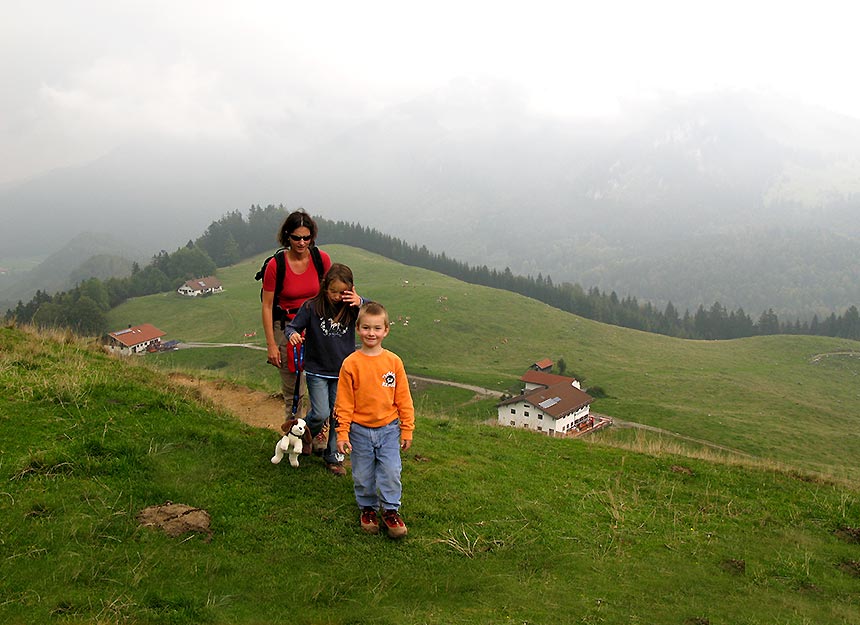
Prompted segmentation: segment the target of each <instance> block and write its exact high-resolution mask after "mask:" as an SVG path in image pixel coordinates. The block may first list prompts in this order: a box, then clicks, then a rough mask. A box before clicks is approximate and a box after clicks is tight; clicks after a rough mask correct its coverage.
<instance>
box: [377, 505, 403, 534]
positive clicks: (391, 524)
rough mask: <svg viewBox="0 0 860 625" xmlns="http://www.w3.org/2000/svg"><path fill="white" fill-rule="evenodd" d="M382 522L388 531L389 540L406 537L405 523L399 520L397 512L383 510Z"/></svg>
mask: <svg viewBox="0 0 860 625" xmlns="http://www.w3.org/2000/svg"><path fill="white" fill-rule="evenodd" d="M382 522H383V523H385V529H386V530H388V536H389V537H390V538H400V537H401V536H406V531H407V530H406V523H404V522H403V519H401V518H400V513H398V512H397V510H383V511H382Z"/></svg>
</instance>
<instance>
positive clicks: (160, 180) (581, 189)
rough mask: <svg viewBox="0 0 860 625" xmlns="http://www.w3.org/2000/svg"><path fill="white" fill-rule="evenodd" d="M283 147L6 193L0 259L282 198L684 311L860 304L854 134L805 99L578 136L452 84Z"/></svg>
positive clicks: (194, 224)
mask: <svg viewBox="0 0 860 625" xmlns="http://www.w3.org/2000/svg"><path fill="white" fill-rule="evenodd" d="M329 130H330V129H329ZM329 135H330V133H329V134H327V135H326V136H329ZM278 142H279V141H278V140H277V138H271V139H270V142H269V143H268V144H267V146H265V148H263V147H260V146H253V145H250V144H241V143H231V144H226V143H225V144H218V145H212V144H207V145H200V144H193V143H189V144H184V145H169V144H158V143H156V144H154V145H149V146H128V147H126V148H124V149H122V150H118V151H117V152H115V153H113V154H111V155H108V156H106V157H104V158H103V159H100V160H99V161H97V162H95V163H92V164H91V165H89V166H87V167H81V168H77V169H74V170H72V169H70V170H64V171H59V172H53V173H52V174H49V175H46V176H44V177H43V178H40V179H38V180H33V181H30V182H29V183H27V184H24V185H19V186H18V187H14V188H11V189H6V190H4V191H2V192H0V219H2V220H3V222H4V224H10V226H9V227H8V228H3V229H2V232H0V247H2V249H3V250H4V253H5V254H10V253H12V252H14V251H17V252H19V253H23V251H25V250H29V249H32V247H33V246H34V245H41V246H42V247H44V246H46V245H47V246H48V247H49V248H50V246H51V245H57V246H59V244H60V242H61V241H64V240H66V237H67V236H68V235H69V233H71V232H74V231H75V230H76V229H78V228H80V229H89V230H96V231H104V226H105V225H108V224H109V225H110V226H111V231H113V230H116V229H120V230H122V231H124V232H133V233H134V236H135V240H136V241H138V242H139V243H140V244H141V245H142V246H143V247H144V248H147V249H161V248H165V249H170V248H171V247H174V246H176V245H179V244H182V243H184V242H185V241H187V240H188V239H189V238H193V237H196V236H198V235H199V234H200V233H201V232H202V231H203V229H204V228H205V227H206V226H207V225H208V224H209V222H211V221H212V220H213V219H216V218H218V217H219V216H221V215H222V214H224V213H225V212H227V211H230V210H244V209H246V208H247V207H248V206H249V205H250V204H252V203H263V204H265V203H267V202H272V203H276V204H277V203H284V204H285V205H287V206H289V207H291V208H292V207H296V206H304V207H306V208H307V209H308V210H309V211H311V212H314V213H318V214H322V215H324V216H326V217H328V218H331V219H344V220H348V221H357V222H361V223H362V224H364V225H368V226H373V227H376V228H378V229H380V230H382V231H383V232H386V233H390V234H392V235H394V236H398V237H400V238H402V239H404V240H406V241H408V242H410V243H417V244H419V245H427V246H428V247H429V248H431V249H433V250H436V251H439V252H442V251H444V252H445V253H446V254H448V255H449V256H452V257H454V258H458V259H461V260H463V261H466V262H468V263H470V264H476V265H488V266H490V267H495V268H498V269H504V268H505V267H506V266H507V267H510V268H511V270H512V271H513V272H514V273H518V274H531V275H537V274H538V273H542V274H543V275H545V276H546V275H550V276H551V277H552V278H553V280H554V281H555V282H560V281H570V282H579V283H580V284H582V285H583V286H584V287H586V288H588V287H591V286H594V285H596V286H599V287H600V288H601V289H604V290H607V291H610V290H616V291H618V292H619V295H622V296H624V295H628V294H630V295H635V296H637V297H638V298H640V299H649V300H652V301H654V302H655V303H657V304H658V305H662V304H664V303H665V302H666V301H669V300H671V301H672V302H673V303H674V304H675V306H676V307H677V308H680V309H681V310H684V309H685V308H689V309H692V310H695V308H696V307H697V306H698V305H699V304H704V305H705V306H709V305H710V304H711V303H713V302H714V301H716V300H719V301H720V302H721V303H722V304H723V305H724V306H726V307H729V308H731V309H734V308H736V307H743V308H745V309H746V310H747V311H748V312H750V313H752V314H754V315H757V314H759V313H760V312H761V310H760V309H761V308H763V307H765V306H766V307H772V308H774V309H775V310H776V311H778V312H781V313H790V314H803V315H810V316H811V314H812V313H819V314H826V313H827V312H829V311H831V310H834V309H835V310H841V309H844V308H845V307H847V306H848V305H850V304H856V303H857V302H858V301H860V274H858V271H860V270H858V268H857V264H856V262H854V261H853V259H852V258H851V256H850V252H849V251H848V250H851V249H854V248H856V246H857V244H858V243H860V222H858V220H857V219H856V215H857V212H858V207H860V122H858V121H857V120H854V119H849V118H846V117H840V116H836V115H831V114H827V113H825V112H823V111H819V110H815V109H811V108H805V107H803V106H801V105H798V104H797V103H790V102H785V101H782V100H779V99H777V98H773V97H763V96H760V95H753V94H750V93H743V92H741V93H717V94H711V95H708V96H700V97H696V98H692V99H666V100H663V101H659V102H654V103H652V105H651V106H650V108H648V109H638V110H635V111H631V112H630V114H629V115H627V116H625V117H623V118H618V119H615V120H612V121H602V122H596V121H591V122H587V123H586V122H572V121H565V120H561V119H556V118H546V117H538V116H536V115H535V114H534V113H532V112H531V111H530V110H529V109H528V108H527V106H526V105H525V103H524V101H523V100H522V98H521V97H520V94H519V93H517V92H516V91H515V90H513V89H511V88H509V87H507V86H504V85H499V84H494V83H489V82H483V83H482V82H474V81H458V82H454V83H452V84H451V85H449V86H448V87H446V88H444V89H440V90H438V91H436V92H434V93H430V94H427V95H426V96H424V97H421V98H417V99H415V100H413V101H411V102H407V103H404V104H402V105H401V106H398V107H393V108H391V109H389V110H388V111H386V112H385V114H383V115H380V116H378V117H376V118H374V119H369V120H366V121H365V122H364V123H361V124H357V125H355V126H353V127H351V128H348V129H346V130H344V131H343V132H340V133H339V134H337V135H336V136H335V138H334V139H331V140H328V139H326V140H324V141H322V142H321V143H320V144H319V145H317V146H316V147H313V148H309V149H306V150H304V151H302V152H300V153H299V154H296V153H295V150H292V151H291V150H287V149H283V150H281V151H279V150H278V149H276V148H273V147H272V146H276V145H277V144H278ZM280 143H282V144H284V145H288V144H290V136H288V135H285V136H284V137H281V138H280ZM34 219H36V220H38V221H34ZM96 225H97V226H96ZM775 231H778V232H779V236H777V237H774V235H773V233H774V232H775ZM810 233H813V234H814V236H813V239H814V242H815V244H814V245H811V244H810ZM741 245H743V246H744V248H745V249H749V250H759V251H761V250H767V251H768V256H767V259H766V262H764V263H763V262H762V259H761V254H749V255H747V254H738V249H739V246H741ZM697 251H700V252H702V253H701V254H697ZM764 267H766V268H767V270H766V271H762V268H764ZM839 267H842V268H843V269H841V270H840V269H839ZM810 284H811V285H815V286H816V292H815V293H814V294H813V295H809V294H804V297H797V293H798V291H799V290H803V289H805V288H806V285H810ZM750 293H752V294H756V295H757V297H751V296H749V295H748V294H750Z"/></svg>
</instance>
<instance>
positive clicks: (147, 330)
mask: <svg viewBox="0 0 860 625" xmlns="http://www.w3.org/2000/svg"><path fill="white" fill-rule="evenodd" d="M165 334H166V333H165V332H162V331H161V330H159V329H158V328H156V327H155V326H154V325H152V324H151V323H143V324H141V325H139V326H134V327H131V328H127V329H125V330H117V331H116V332H111V333H110V334H109V335H108V336H110V337H111V338H114V339H116V340H117V341H119V342H120V343H122V344H123V345H125V346H126V347H134V346H135V345H140V344H141V343H145V342H146V341H151V340H152V339H158V338H161V337H162V336H164V335H165Z"/></svg>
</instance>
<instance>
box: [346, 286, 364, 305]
mask: <svg viewBox="0 0 860 625" xmlns="http://www.w3.org/2000/svg"><path fill="white" fill-rule="evenodd" d="M341 301H343V302H346V303H347V304H349V305H350V306H361V297H359V295H358V293H356V292H355V287H352V289H350V290H347V291H344V292H343V293H342V294H341Z"/></svg>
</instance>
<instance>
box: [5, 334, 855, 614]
mask: <svg viewBox="0 0 860 625" xmlns="http://www.w3.org/2000/svg"><path fill="white" fill-rule="evenodd" d="M410 328H411V324H410ZM417 423H418V429H417V431H416V439H415V441H416V443H415V447H413V449H412V450H410V452H409V455H408V456H407V457H406V461H405V464H404V507H403V513H404V516H405V518H406V520H407V522H408V523H409V526H410V535H409V536H408V537H407V538H406V539H404V540H403V541H402V542H399V543H395V542H392V541H390V540H388V539H387V538H385V537H382V536H368V535H365V534H363V533H362V532H361V531H360V529H359V528H358V525H357V514H356V510H355V507H354V500H353V495H352V488H351V483H350V481H349V480H344V479H339V478H335V477H334V476H331V475H330V474H328V473H327V472H326V471H325V470H324V469H323V468H322V465H321V463H320V462H319V460H318V459H316V458H312V459H303V460H302V466H300V467H299V468H298V469H291V468H290V467H288V466H284V465H278V466H275V465H272V464H271V463H270V462H269V457H270V455H271V453H272V449H273V445H274V442H275V439H276V436H275V435H274V434H273V433H272V432H269V431H263V430H256V429H253V428H250V427H247V426H244V425H242V424H240V423H238V422H236V421H234V420H232V419H231V418H229V417H228V416H227V415H224V414H219V413H217V412H211V411H207V410H206V409H204V408H203V407H201V405H199V404H198V403H197V401H196V400H195V398H194V396H193V395H191V394H189V393H188V392H187V391H185V390H183V389H180V388H175V387H172V386H171V383H170V382H169V380H167V379H166V378H164V377H163V376H161V375H160V374H158V373H156V372H153V371H151V370H149V369H147V368H143V367H138V366H133V365H132V364H130V363H128V362H124V361H118V360H114V359H111V358H108V357H106V356H104V355H102V354H99V353H96V352H94V351H91V350H89V349H87V348H86V347H84V346H82V345H80V344H78V343H77V342H75V341H74V340H69V339H65V340H64V339H63V337H58V338H49V337H39V336H33V335H29V334H25V333H23V332H21V331H20V330H14V329H10V328H0V437H2V440H3V447H2V452H0V479H2V483H3V484H4V486H3V488H2V492H0V579H2V580H3V595H2V601H0V622H3V623H20V624H24V625H26V624H29V623H33V624H36V623H38V624H39V625H42V624H44V623H85V622H86V623H96V622H97V623H173V624H186V623H187V624H189V625H192V624H193V625H198V624H200V623H216V624H217V623H242V624H262V623H290V624H308V625H309V624H314V623H327V624H332V625H340V624H343V625H346V624H349V623H378V624H389V623H390V624H392V625H393V624H398V625H400V624H418V623H422V624H438V625H442V624H444V625H450V624H473V623H474V624H491V623H492V624H496V623H531V624H543V623H546V624H556V623H574V622H576V623H603V624H628V623H658V624H663V623H666V624H675V623H677V624H679V625H680V624H689V623H699V624H701V623H714V624H716V623H733V624H740V625H755V624H772V623H781V624H786V625H801V624H807V623H816V624H817V625H828V624H831V623H832V624H841V625H844V624H848V623H855V622H856V615H857V614H858V613H860V593H858V587H859V586H858V585H860V545H858V542H857V541H858V538H860V529H858V528H859V527H860V500H858V492H857V491H856V490H854V489H853V488H849V487H846V486H840V485H834V484H831V483H827V482H822V481H818V482H816V481H808V480H800V479H797V478H795V477H792V475H791V474H788V473H783V472H777V471H765V470H758V469H749V468H741V467H730V466H727V465H723V464H712V463H707V462H703V461H698V460H686V459H682V458H676V457H671V456H666V455H663V456H659V457H655V456H647V455H644V454H637V453H631V452H626V451H622V450H617V449H612V448H607V447H601V446H597V445H591V444H588V443H585V442H583V441H573V440H560V439H549V438H546V437H543V436H539V435H536V434H533V433H528V432H523V431H513V430H509V429H506V428H497V427H489V426H486V425H479V424H475V423H474V422H469V421H467V420H458V419H453V418H449V417H447V416H443V415H439V414H434V413H429V412H424V411H419V414H418V420H417ZM165 501H173V502H176V503H184V504H187V505H190V506H194V507H199V508H203V509H205V510H206V511H208V513H209V514H210V515H211V520H212V523H211V536H208V535H206V534H202V533H198V534H184V535H181V536H178V537H176V538H170V537H168V536H167V535H166V534H164V533H162V532H160V531H157V530H155V529H152V528H147V527H141V526H140V525H139V524H138V522H137V520H136V516H137V514H138V513H139V511H141V510H142V509H143V508H145V507H146V506H151V505H155V504H161V503H164V502H165Z"/></svg>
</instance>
